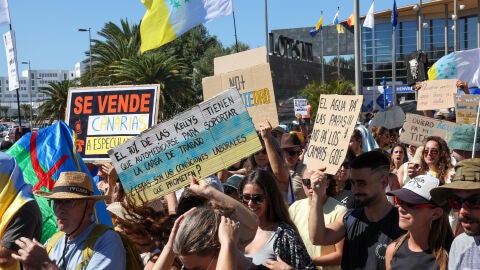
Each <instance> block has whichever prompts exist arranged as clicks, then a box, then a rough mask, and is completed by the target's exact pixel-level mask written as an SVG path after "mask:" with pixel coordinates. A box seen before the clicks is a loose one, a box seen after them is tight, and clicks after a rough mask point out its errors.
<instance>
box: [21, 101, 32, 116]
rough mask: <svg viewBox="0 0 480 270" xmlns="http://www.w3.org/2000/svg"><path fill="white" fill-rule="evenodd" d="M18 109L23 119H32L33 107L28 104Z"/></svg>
mask: <svg viewBox="0 0 480 270" xmlns="http://www.w3.org/2000/svg"><path fill="white" fill-rule="evenodd" d="M20 108H21V109H22V111H23V117H25V119H32V115H33V107H32V105H31V104H28V103H24V104H21V105H20Z"/></svg>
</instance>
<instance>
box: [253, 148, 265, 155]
mask: <svg viewBox="0 0 480 270" xmlns="http://www.w3.org/2000/svg"><path fill="white" fill-rule="evenodd" d="M260 153H262V154H264V155H266V154H267V149H262V150H260V151H258V152H256V153H255V155H258V154H260Z"/></svg>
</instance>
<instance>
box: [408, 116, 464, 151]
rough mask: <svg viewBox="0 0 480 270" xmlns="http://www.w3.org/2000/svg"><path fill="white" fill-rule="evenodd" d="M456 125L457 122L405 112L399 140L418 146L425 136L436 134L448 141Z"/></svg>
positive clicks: (421, 143)
mask: <svg viewBox="0 0 480 270" xmlns="http://www.w3.org/2000/svg"><path fill="white" fill-rule="evenodd" d="M456 126H457V124H455V123H452V122H449V121H445V120H437V119H434V118H431V117H426V116H421V115H418V114H412V113H407V115H406V118H405V124H403V131H402V133H401V134H400V138H399V140H400V141H401V142H402V143H406V144H412V145H415V146H420V145H423V139H425V138H426V137H429V136H438V137H441V138H442V139H444V140H445V141H447V142H448V140H450V137H451V136H452V133H453V130H454V129H455V127H456Z"/></svg>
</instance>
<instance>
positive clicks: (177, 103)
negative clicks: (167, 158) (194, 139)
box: [111, 53, 198, 120]
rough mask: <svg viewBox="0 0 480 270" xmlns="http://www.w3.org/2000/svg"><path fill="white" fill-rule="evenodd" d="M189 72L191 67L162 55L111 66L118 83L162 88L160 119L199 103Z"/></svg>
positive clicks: (134, 59)
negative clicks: (155, 85)
mask: <svg viewBox="0 0 480 270" xmlns="http://www.w3.org/2000/svg"><path fill="white" fill-rule="evenodd" d="M188 73H189V69H188V67H187V66H186V65H185V64H184V63H183V62H182V61H180V60H179V59H178V58H177V57H175V56H168V55H165V54H160V53H149V54H144V55H138V56H137V57H131V58H128V59H122V60H121V61H120V62H118V63H117V64H113V65H112V66H111V78H112V80H114V81H116V82H117V83H118V84H124V85H132V84H133V85H136V84H159V85H160V108H159V118H160V120H162V119H166V118H170V117H171V116H173V115H175V114H176V113H178V112H181V111H183V110H185V109H186V108H188V107H190V106H192V105H194V104H195V103H197V102H198V100H196V99H195V91H194V90H193V88H192V84H191V78H190V76H189V75H188Z"/></svg>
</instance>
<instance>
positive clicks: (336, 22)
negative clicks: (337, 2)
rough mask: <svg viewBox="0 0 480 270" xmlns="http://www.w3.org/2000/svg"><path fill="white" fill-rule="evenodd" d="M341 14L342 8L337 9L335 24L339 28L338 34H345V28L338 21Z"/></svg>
mask: <svg viewBox="0 0 480 270" xmlns="http://www.w3.org/2000/svg"><path fill="white" fill-rule="evenodd" d="M339 13H340V7H338V8H337V13H335V17H334V18H333V24H334V25H336V26H337V33H338V34H344V33H345V32H344V31H343V27H342V25H341V24H340V23H339V21H338V16H339Z"/></svg>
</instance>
